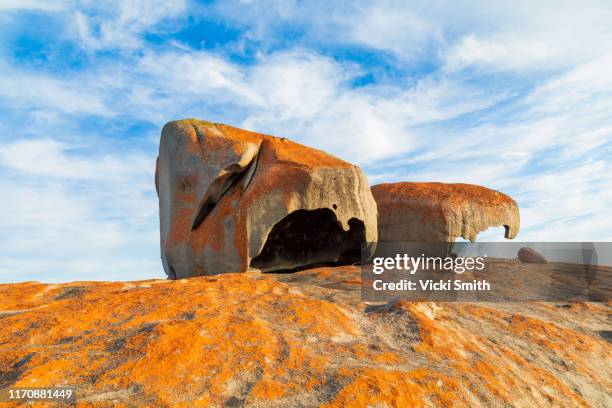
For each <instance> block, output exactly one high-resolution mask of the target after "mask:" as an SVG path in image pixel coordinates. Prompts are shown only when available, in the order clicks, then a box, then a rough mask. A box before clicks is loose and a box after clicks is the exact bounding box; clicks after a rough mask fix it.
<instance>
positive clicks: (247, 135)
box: [215, 124, 352, 168]
mask: <svg viewBox="0 0 612 408" xmlns="http://www.w3.org/2000/svg"><path fill="white" fill-rule="evenodd" d="M215 127H216V128H217V129H219V130H220V131H221V132H223V134H224V135H226V136H227V137H239V138H244V139H246V140H264V141H266V142H268V143H270V147H272V148H273V150H274V153H275V156H276V158H277V160H281V161H282V160H284V161H288V162H291V163H299V164H302V165H304V166H307V167H310V168H315V167H351V166H352V165H351V164H349V163H347V162H345V161H344V160H340V159H338V158H337V157H335V156H332V155H330V154H329V153H325V152H323V151H321V150H317V149H313V148H311V147H307V146H304V145H301V144H299V143H295V142H292V141H291V140H289V139H286V138H280V137H276V136H270V135H265V134H261V133H255V132H251V131H248V130H244V129H239V128H235V127H233V126H229V125H224V124H215Z"/></svg>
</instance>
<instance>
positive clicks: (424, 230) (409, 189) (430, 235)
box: [372, 182, 520, 242]
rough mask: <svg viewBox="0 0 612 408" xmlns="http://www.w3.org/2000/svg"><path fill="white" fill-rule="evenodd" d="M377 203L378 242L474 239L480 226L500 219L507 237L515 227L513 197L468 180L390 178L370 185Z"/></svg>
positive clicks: (494, 224) (510, 236)
mask: <svg viewBox="0 0 612 408" xmlns="http://www.w3.org/2000/svg"><path fill="white" fill-rule="evenodd" d="M372 194H373V195H374V199H375V200H376V204H377V205H378V240H379V242H454V241H455V239H456V238H457V237H463V238H465V239H468V240H470V241H472V242H473V241H475V240H476V236H477V235H478V233H480V232H481V231H484V230H486V229H487V228H489V227H495V226H500V225H503V226H504V227H505V228H506V231H505V237H506V238H514V237H515V236H516V234H517V233H518V230H519V224H520V221H519V210H518V206H517V204H516V202H515V201H514V200H513V199H511V198H510V197H508V196H507V195H505V194H502V193H500V192H499V191H495V190H491V189H488V188H485V187H480V186H475V185H472V184H445V183H408V182H406V183H388V184H379V185H376V186H373V187H372Z"/></svg>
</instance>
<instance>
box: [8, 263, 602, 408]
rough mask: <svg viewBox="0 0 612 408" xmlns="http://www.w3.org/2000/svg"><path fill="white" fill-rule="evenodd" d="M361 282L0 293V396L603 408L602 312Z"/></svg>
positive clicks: (159, 283) (335, 272)
mask: <svg viewBox="0 0 612 408" xmlns="http://www.w3.org/2000/svg"><path fill="white" fill-rule="evenodd" d="M506 266H507V267H508V268H523V269H524V268H530V267H532V265H528V264H520V263H515V262H509V263H508V264H507V265H506ZM359 277H360V272H359V268H358V267H354V266H341V267H335V268H317V269H311V270H303V271H300V272H297V273H294V274H261V273H252V272H249V273H242V274H223V275H217V276H203V277H196V278H192V279H180V280H148V281H138V282H74V283H68V284H41V283H35V282H25V283H19V284H8V285H0V390H2V389H5V388H7V387H50V386H74V387H76V389H77V399H78V402H77V404H76V405H77V406H78V407H110V406H130V407H223V406H253V407H298V406H303V407H315V406H325V407H338V408H340V407H364V408H365V407H375V406H381V407H384V406H386V407H412V406H416V407H420V406H429V407H439V406H453V407H489V406H538V407H539V406H564V407H575V406H576V407H577V406H601V407H604V406H610V394H609V390H610V387H612V383H611V382H610V375H609V374H610V367H611V366H612V357H611V356H612V346H611V345H610V343H608V341H606V338H608V339H609V333H610V316H611V311H612V309H611V308H610V304H609V303H576V304H572V305H567V304H566V305H555V304H551V303H539V304H538V303H488V304H478V303H440V304H436V303H411V302H405V301H404V302H391V303H389V304H382V305H367V304H364V303H361V301H360V295H359V290H356V289H357V288H359ZM606 336H608V337H606ZM6 405H7V406H26V404H22V405H19V404H12V405H11V404H6ZM0 406H5V405H2V403H0ZM27 406H30V405H27ZM34 406H36V405H34ZM42 406H50V405H42ZM54 406H55V405H54Z"/></svg>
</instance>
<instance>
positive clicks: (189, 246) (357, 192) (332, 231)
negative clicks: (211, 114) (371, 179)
mask: <svg viewBox="0 0 612 408" xmlns="http://www.w3.org/2000/svg"><path fill="white" fill-rule="evenodd" d="M155 181H156V186H157V191H158V195H159V206H160V224H161V226H160V228H161V252H162V262H163V265H164V270H165V271H166V274H167V275H168V276H169V277H171V278H183V277H189V276H198V275H210V274H218V273H224V272H243V271H247V270H249V269H252V268H257V269H260V270H262V271H274V270H283V269H295V268H300V267H305V266H308V265H321V264H338V263H342V264H351V263H356V262H358V261H359V260H360V255H359V254H360V245H361V243H362V242H375V241H376V238H377V228H376V203H375V202H374V199H373V197H372V194H371V192H370V189H369V186H368V183H367V180H366V178H365V176H364V174H363V173H362V171H361V170H360V169H359V168H358V167H357V166H354V165H351V164H349V163H346V162H344V161H342V160H340V159H338V158H336V157H334V156H331V155H329V154H327V153H324V152H322V151H319V150H316V149H312V148H308V147H306V146H302V145H300V144H297V143H294V142H291V141H289V140H287V139H284V138H277V137H273V136H267V135H261V134H258V133H253V132H249V131H245V130H242V129H237V128H233V127H231V126H226V125H222V124H213V123H210V122H204V121H200V120H181V121H176V122H170V123H168V124H167V125H166V126H164V129H163V131H162V137H161V143H160V151H159V157H158V162H157V169H156V180H155Z"/></svg>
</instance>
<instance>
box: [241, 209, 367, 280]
mask: <svg viewBox="0 0 612 408" xmlns="http://www.w3.org/2000/svg"><path fill="white" fill-rule="evenodd" d="M364 241H365V226H364V224H363V222H362V221H360V220H358V219H356V218H351V219H350V220H349V230H348V231H344V230H343V229H342V226H341V225H340V223H339V222H338V219H337V218H336V214H334V212H333V211H332V210H330V209H329V208H321V209H318V210H297V211H294V212H292V213H291V214H289V215H287V216H286V217H285V218H283V219H282V220H281V221H279V222H278V223H276V224H275V225H274V227H273V228H272V230H271V231H270V234H269V235H268V239H267V241H266V243H265V244H264V247H263V249H262V250H261V253H260V254H259V255H257V256H256V257H255V258H253V260H252V261H251V267H253V268H257V269H260V270H262V271H264V272H271V271H296V270H299V269H303V268H305V267H312V266H316V265H349V264H354V263H359V261H360V257H361V243H362V242H364Z"/></svg>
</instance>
